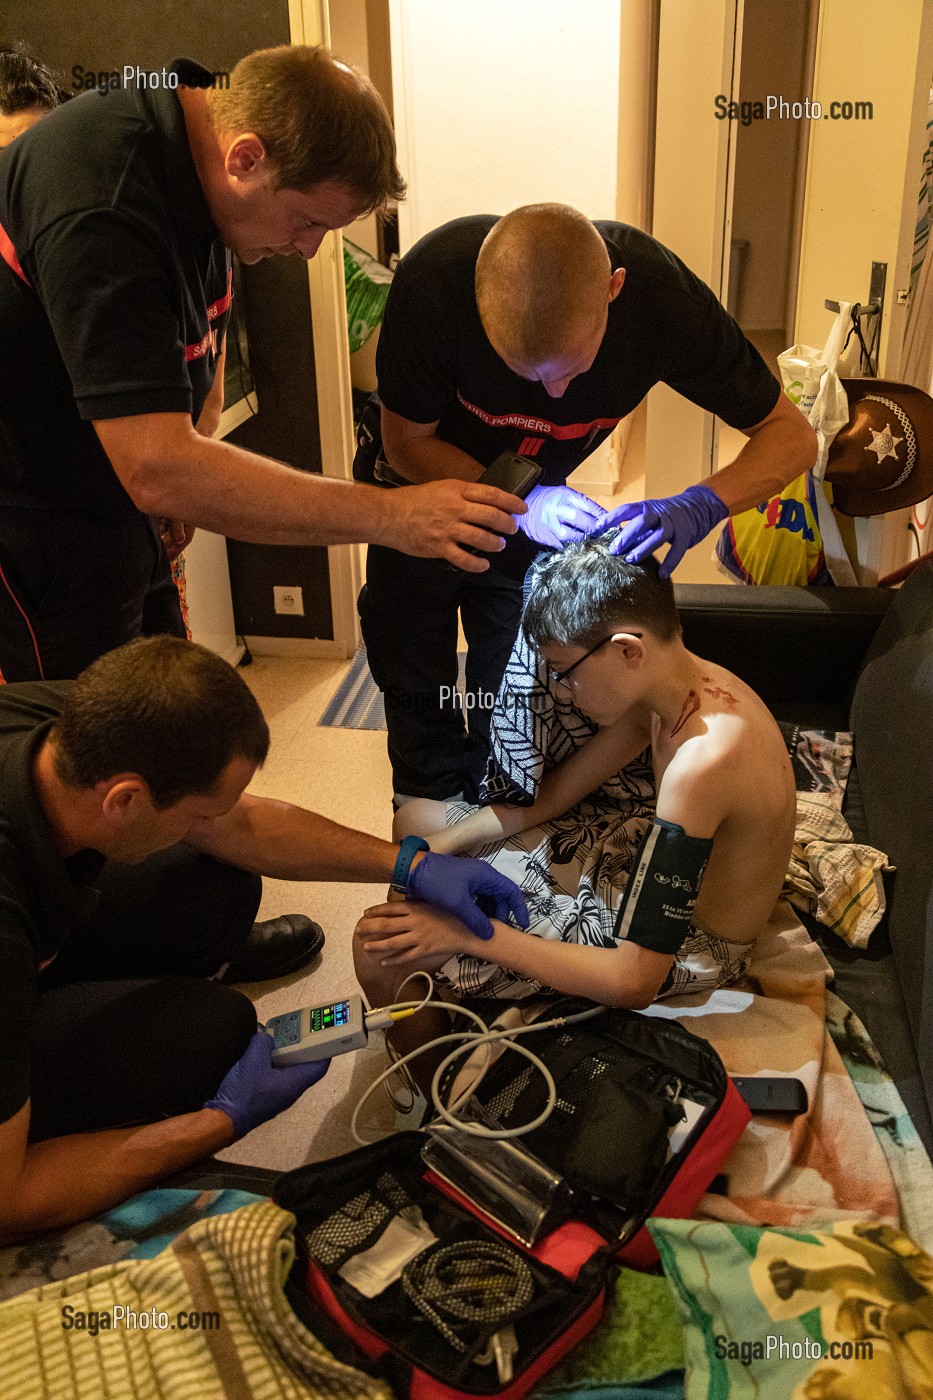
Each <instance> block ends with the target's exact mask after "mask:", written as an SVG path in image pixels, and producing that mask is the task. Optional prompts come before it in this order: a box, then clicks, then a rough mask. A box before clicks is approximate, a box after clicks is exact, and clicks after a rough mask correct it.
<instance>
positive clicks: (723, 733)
mask: <svg viewBox="0 0 933 1400" xmlns="http://www.w3.org/2000/svg"><path fill="white" fill-rule="evenodd" d="M697 659H698V661H699V658H697ZM700 666H701V671H700V682H699V686H698V689H697V690H696V692H691V695H690V696H689V697H688V706H687V708H688V709H689V710H690V713H689V715H688V716H687V718H686V722H685V723H684V725H683V728H682V729H681V730H680V732H679V733H677V734H675V735H673V736H672V738H671V739H670V740H669V741H668V746H667V749H668V751H667V754H666V755H665V759H666V761H665V762H664V764H663V774H661V775H659V777H660V778H661V784H660V786H661V787H662V788H666V789H667V790H668V792H673V791H676V792H679V793H684V794H685V793H687V792H689V790H690V789H691V788H695V787H698V786H705V785H707V784H712V785H713V788H714V790H715V791H716V792H717V793H718V796H719V798H720V802H721V803H722V804H723V806H724V807H725V809H726V810H729V809H734V807H735V805H736V799H740V798H741V795H742V794H743V793H748V792H749V791H752V792H755V793H756V794H757V795H758V798H759V799H760V800H761V801H762V802H764V804H765V805H767V803H768V801H769V797H770V796H773V797H774V798H776V799H777V800H778V801H780V802H783V801H784V800H785V798H786V790H787V789H788V788H789V789H790V790H792V788H793V777H792V769H791V765H790V759H789V758H788V755H787V749H786V746H785V744H784V739H783V737H782V735H781V731H780V729H779V728H778V725H777V721H776V720H775V719H774V716H773V715H772V714H771V712H770V711H769V710H768V708H767V706H766V705H765V704H764V702H763V701H762V700H761V699H760V698H759V697H758V696H757V695H756V694H755V692H754V691H753V690H752V689H751V687H750V686H748V685H746V684H745V682H744V681H742V680H740V679H739V678H738V676H734V675H733V674H732V673H731V671H727V670H726V668H725V667H724V666H717V665H715V664H714V663H712V662H700ZM659 798H660V792H659ZM738 805H740V806H741V805H744V804H743V803H742V802H741V800H740V801H739V803H738Z"/></svg>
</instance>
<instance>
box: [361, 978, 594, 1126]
mask: <svg viewBox="0 0 933 1400" xmlns="http://www.w3.org/2000/svg"><path fill="white" fill-rule="evenodd" d="M412 977H424V978H426V979H427V981H428V984H429V987H428V993H427V996H426V997H425V998H424V999H423V1000H422V1001H420V1002H410V1001H408V1002H395V1003H393V1004H392V1005H391V1006H382V1007H377V1008H375V1010H374V1011H373V1012H372V1013H370V1014H372V1015H376V1014H379V1013H382V1012H391V1011H407V1010H409V1009H411V1010H412V1011H420V1010H422V1009H423V1008H424V1007H425V1006H427V1005H428V1004H430V1005H431V1006H432V1007H436V1008H437V1009H438V1010H440V1011H448V1012H449V1013H450V1014H451V1015H460V1016H466V1017H467V1018H468V1019H469V1020H471V1021H473V1022H474V1023H475V1024H476V1025H477V1026H479V1027H480V1029H479V1031H474V1030H465V1031H451V1032H450V1033H449V1034H448V1035H441V1036H437V1037H436V1038H435V1039H434V1040H429V1041H427V1042H426V1043H425V1044H424V1045H419V1046H418V1047H417V1049H415V1050H411V1051H409V1053H408V1054H407V1055H403V1056H402V1058H401V1059H400V1060H396V1061H395V1062H394V1063H393V1064H391V1065H389V1067H388V1069H386V1070H383V1072H382V1074H380V1075H379V1076H378V1078H377V1079H375V1080H373V1082H372V1084H370V1086H369V1088H368V1089H367V1090H366V1092H365V1093H364V1094H363V1096H362V1098H361V1099H360V1100H359V1102H358V1103H357V1105H356V1108H355V1109H354V1111H353V1117H352V1118H351V1120H350V1132H351V1133H352V1135H353V1138H354V1140H355V1141H356V1142H357V1143H359V1144H360V1146H361V1147H365V1146H367V1145H368V1144H369V1142H370V1141H372V1139H369V1138H364V1137H362V1136H361V1135H360V1133H359V1131H358V1123H359V1116H360V1113H361V1111H362V1108H363V1105H364V1104H365V1103H366V1101H367V1100H368V1099H369V1097H370V1095H371V1094H373V1093H375V1091H376V1090H377V1089H378V1088H379V1086H380V1085H381V1084H383V1083H384V1082H385V1081H386V1080H387V1079H388V1078H389V1077H390V1075H393V1074H395V1073H396V1071H397V1070H400V1069H402V1068H403V1066H405V1065H407V1064H408V1063H409V1061H411V1060H414V1059H416V1058H417V1056H418V1055H423V1054H424V1052H425V1051H426V1050H433V1049H434V1048H435V1047H436V1046H438V1045H449V1044H450V1042H451V1041H459V1042H461V1043H460V1044H458V1045H457V1046H456V1047H455V1048H454V1049H453V1050H451V1051H450V1053H449V1054H448V1055H446V1056H445V1058H444V1059H443V1060H442V1061H441V1063H440V1064H439V1065H438V1067H437V1069H436V1070H435V1073H434V1077H433V1079H432V1081H431V1102H432V1103H433V1105H434V1107H435V1109H436V1110H437V1112H438V1114H439V1116H440V1117H441V1118H442V1119H443V1121H444V1122H445V1123H450V1124H451V1125H452V1126H453V1127H455V1128H459V1129H460V1130H461V1131H462V1132H465V1133H469V1134H471V1135H472V1136H473V1137H485V1138H514V1137H521V1136H523V1134H525V1133H530V1132H533V1130H534V1129H535V1128H539V1127H540V1126H541V1124H542V1123H544V1122H546V1121H547V1119H548V1118H549V1117H550V1115H551V1113H553V1111H554V1106H555V1104H556V1103H557V1086H556V1085H555V1083H554V1076H553V1075H552V1074H551V1072H550V1070H549V1069H548V1067H547V1065H546V1064H545V1063H544V1061H543V1060H542V1059H541V1058H540V1057H539V1056H538V1055H535V1054H534V1052H533V1051H531V1050H529V1049H528V1048H527V1047H526V1046H524V1045H521V1044H519V1043H518V1041H517V1040H516V1039H515V1037H517V1036H520V1035H530V1034H533V1033H534V1032H535V1031H544V1030H550V1029H551V1028H552V1027H555V1026H570V1025H574V1024H575V1023H576V1022H578V1021H587V1020H589V1019H590V1017H592V1016H598V1015H599V1014H600V1013H601V1012H602V1011H604V1010H605V1007H602V1006H594V1007H591V1008H590V1009H589V1010H587V1011H580V1012H577V1013H576V1014H575V1015H573V1016H558V1017H555V1018H554V1019H552V1020H550V1021H539V1022H536V1023H535V1024H534V1025H530V1026H512V1027H508V1028H507V1029H505V1030H498V1031H491V1030H490V1029H489V1027H488V1026H487V1025H486V1023H485V1021H484V1020H483V1019H482V1017H481V1016H478V1015H477V1014H476V1012H475V1011H471V1010H470V1009H469V1008H468V1007H465V1006H458V1005H453V1004H451V1003H450V1002H446V1001H434V1002H432V1001H431V1000H430V998H431V993H432V992H433V990H434V981H433V978H432V977H431V976H430V974H429V973H427V972H423V971H421V970H420V969H419V970H418V971H417V972H413V973H410V974H409V976H408V977H406V978H405V980H404V981H403V982H401V983H400V984H399V991H401V989H402V987H404V985H405V983H406V982H409V981H411V978H412ZM500 1040H502V1041H506V1042H507V1044H508V1047H509V1048H510V1049H512V1050H515V1051H517V1052H518V1053H519V1054H520V1055H524V1056H525V1058H526V1059H527V1060H530V1061H531V1063H532V1064H533V1065H535V1066H536V1068H537V1069H539V1070H540V1072H541V1074H542V1075H543V1076H544V1081H545V1084H546V1086H547V1101H546V1103H545V1106H544V1108H543V1109H542V1111H541V1112H540V1113H539V1114H538V1116H537V1118H534V1119H533V1120H532V1121H531V1122H530V1123H523V1124H520V1125H519V1126H518V1127H515V1128H498V1129H497V1128H487V1127H486V1126H485V1125H484V1124H481V1123H472V1122H468V1121H467V1120H466V1119H463V1118H457V1117H455V1116H454V1112H453V1110H455V1109H457V1108H459V1107H460V1105H461V1103H462V1102H463V1098H464V1097H467V1095H464V1096H463V1097H461V1098H460V1099H459V1100H458V1101H457V1102H456V1103H455V1104H453V1105H451V1106H450V1107H447V1106H445V1105H444V1104H443V1103H442V1102H441V1096H440V1081H441V1077H442V1075H443V1073H444V1071H445V1069H446V1068H447V1066H448V1065H450V1064H452V1063H453V1062H454V1060H456V1059H457V1058H458V1057H459V1056H460V1055H463V1054H465V1053H467V1052H469V1051H472V1050H475V1049H477V1048H478V1047H479V1046H481V1045H485V1046H488V1047H490V1049H491V1047H492V1045H493V1044H494V1043H495V1042H497V1041H500ZM490 1058H491V1056H490ZM488 1064H489V1060H488V1059H487V1063H486V1064H484V1065H483V1066H482V1067H481V1070H480V1073H481V1074H483V1073H484V1072H485V1070H486V1069H487V1068H488ZM475 1087H476V1085H475V1084H473V1085H471V1086H470V1090H469V1093H470V1094H472V1092H473V1090H474V1089H475Z"/></svg>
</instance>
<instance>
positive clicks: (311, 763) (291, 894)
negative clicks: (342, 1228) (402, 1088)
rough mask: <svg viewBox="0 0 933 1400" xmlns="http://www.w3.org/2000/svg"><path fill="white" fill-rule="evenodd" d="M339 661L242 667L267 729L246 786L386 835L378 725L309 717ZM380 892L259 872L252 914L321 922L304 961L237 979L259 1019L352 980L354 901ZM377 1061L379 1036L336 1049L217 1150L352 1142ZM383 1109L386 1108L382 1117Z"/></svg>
mask: <svg viewBox="0 0 933 1400" xmlns="http://www.w3.org/2000/svg"><path fill="white" fill-rule="evenodd" d="M347 666H348V663H347V662H341V661H310V660H302V659H293V658H282V657H266V656H261V657H256V659H255V660H254V661H253V664H252V665H251V666H248V667H246V668H244V669H243V670H242V671H241V673H240V674H241V675H242V676H243V678H244V679H245V680H246V682H247V683H248V685H249V686H250V689H251V690H252V691H253V693H254V694H255V696H256V698H257V699H258V701H259V703H260V705H261V706H262V708H263V711H264V713H265V715H266V718H267V719H268V721H269V727H270V730H271V732H272V746H271V749H270V752H269V758H268V760H267V762H266V765H265V767H264V768H263V769H262V770H261V771H260V772H259V774H257V777H256V779H255V781H254V782H253V784H252V786H251V788H250V791H251V792H256V793H259V794H262V795H263V796H268V797H278V798H283V799H285V800H287V801H290V802H297V803H299V804H300V805H301V806H303V807H308V808H310V809H311V810H312V811H315V812H320V813H321V814H322V815H323V816H326V817H330V818H331V819H332V820H334V821H339V822H341V823H342V824H343V825H345V826H353V827H357V828H358V829H359V830H362V831H368V832H372V833H373V834H374V835H379V836H385V837H386V838H388V837H389V836H390V834H391V827H392V801H391V795H392V787H391V778H390V769H389V762H388V758H387V757H386V736H385V733H384V732H383V731H367V730H351V729H319V728H318V726H317V721H318V719H319V717H320V715H321V714H322V713H323V711H324V708H325V706H326V704H327V702H328V701H329V700H330V698H331V696H332V695H333V693H334V690H335V689H336V687H337V685H338V684H339V681H340V679H341V678H342V676H343V675H344V673H345V671H346V669H347ZM383 894H384V889H383V887H382V886H378V885H346V884H302V883H298V882H291V881H283V880H266V881H265V883H264V892H263V901H262V906H261V909H260V918H272V917H274V916H275V915H276V914H285V913H305V914H309V915H310V916H311V917H312V918H314V919H316V920H317V922H318V923H319V924H320V925H321V927H322V928H323V930H324V932H325V934H326V936H327V944H326V946H325V948H324V951H323V953H322V954H321V957H320V958H319V959H318V960H317V961H316V962H315V963H314V964H312V966H311V968H310V970H307V969H306V970H305V971H302V972H298V973H295V974H293V975H292V976H291V977H285V978H281V979H280V980H278V981H275V982H264V983H261V984H255V985H252V986H244V987H243V988H242V990H243V991H245V992H246V993H247V994H248V995H250V996H251V997H252V999H253V1000H254V1002H255V1003H256V1009H257V1012H258V1014H259V1017H260V1020H265V1019H267V1018H268V1017H270V1016H275V1015H276V1014H277V1013H278V1012H280V1011H288V1010H290V1009H292V1008H293V1007H296V1006H302V1005H309V1004H311V1003H313V1002H322V1001H327V1000H330V999H332V998H336V997H337V996H338V995H341V994H345V993H346V992H353V991H356V990H357V983H356V978H355V976H354V973H353V961H352V957H351V954H350V939H351V935H352V933H353V928H354V925H355V924H356V921H357V919H358V918H359V916H360V914H361V913H362V911H363V910H364V909H365V908H366V907H367V905H369V904H376V903H379V902H381V900H382V898H383ZM385 1063H386V1061H385V1058H384V1051H383V1050H382V1048H381V1038H380V1037H378V1036H377V1037H374V1039H373V1041H372V1043H371V1045H370V1048H369V1049H367V1050H366V1051H365V1052H357V1053H356V1054H349V1055H343V1056H339V1057H338V1058H337V1059H335V1060H334V1062H333V1064H332V1066H331V1069H330V1071H329V1073H328V1075H327V1077H326V1079H324V1080H323V1081H322V1082H321V1083H320V1084H319V1085H317V1086H316V1087H315V1088H314V1089H313V1090H310V1091H309V1092H308V1093H307V1094H305V1095H304V1096H303V1098H302V1099H300V1100H299V1102H298V1103H297V1104H296V1105H295V1107H294V1108H291V1109H289V1110H288V1112H287V1113H283V1114H281V1115H280V1116H279V1117H278V1118H276V1119H274V1120H273V1121H272V1122H271V1123H266V1124H264V1125H263V1126H262V1127H261V1128H258V1129H257V1130H256V1131H255V1132H253V1133H250V1135H249V1136H248V1137H246V1138H244V1139H243V1140H242V1141H241V1142H238V1143H235V1144H234V1146H233V1147H231V1148H229V1149H228V1150H227V1151H226V1152H225V1153H223V1154H221V1155H222V1156H224V1157H226V1158H227V1160H229V1161H236V1162H249V1163H251V1164H253V1165H260V1166H265V1167H273V1168H276V1169H278V1170H283V1171H284V1170H286V1169H288V1168H290V1167H295V1166H298V1165H299V1164H300V1163H302V1162H307V1161H317V1160H320V1159H321V1158H324V1157H331V1156H334V1155H336V1154H337V1153H339V1152H346V1151H349V1149H350V1148H351V1147H352V1146H354V1143H353V1140H352V1138H351V1136H350V1132H349V1119H350V1114H351V1113H352V1111H353V1108H354V1106H355V1103H356V1101H357V1099H358V1098H359V1095H360V1093H361V1092H362V1087H361V1086H363V1085H366V1084H369V1083H371V1082H372V1080H373V1079H374V1078H375V1076H376V1073H377V1072H378V1070H380V1069H382V1068H383V1067H384V1065H385ZM380 1102H381V1096H380ZM382 1116H384V1111H383V1115H382ZM391 1119H392V1115H391V1114H390V1115H389V1119H388V1120H387V1122H386V1126H389V1124H390V1123H391Z"/></svg>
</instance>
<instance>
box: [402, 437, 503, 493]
mask: <svg viewBox="0 0 933 1400" xmlns="http://www.w3.org/2000/svg"><path fill="white" fill-rule="evenodd" d="M384 450H385V454H386V460H387V461H388V463H389V466H390V467H391V468H392V469H393V471H397V472H399V473H400V475H401V476H404V477H407V478H408V480H409V481H417V482H421V481H444V480H446V479H448V478H450V477H459V479H460V480H461V481H477V480H478V479H479V477H481V476H482V474H483V468H482V467H481V466H480V464H479V462H477V461H476V459H475V457H471V456H470V455H469V453H467V452H461V450H460V448H459V447H454V446H453V444H452V443H449V442H444V441H442V439H441V438H438V437H424V438H411V439H406V440H404V441H402V442H392V445H391V448H390V446H389V443H384Z"/></svg>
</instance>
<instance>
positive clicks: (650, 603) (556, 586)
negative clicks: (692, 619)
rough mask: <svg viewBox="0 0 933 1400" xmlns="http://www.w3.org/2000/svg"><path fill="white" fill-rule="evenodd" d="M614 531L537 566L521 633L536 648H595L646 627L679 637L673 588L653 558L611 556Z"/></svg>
mask: <svg viewBox="0 0 933 1400" xmlns="http://www.w3.org/2000/svg"><path fill="white" fill-rule="evenodd" d="M618 534H619V531H618V530H607V531H605V532H604V533H603V534H601V535H590V536H588V537H587V538H586V539H583V540H579V541H577V542H576V543H574V544H568V545H567V546H566V547H565V548H564V549H562V550H560V551H559V552H557V553H554V554H548V555H546V556H545V557H544V558H543V559H541V560H539V561H538V563H537V564H535V566H534V568H533V570H532V575H531V592H530V593H529V596H528V601H527V602H526V603H525V608H524V612H523V614H522V629H523V631H524V633H525V636H526V637H527V638H528V641H529V642H531V644H532V645H533V646H535V647H538V648H540V647H542V646H546V645H547V643H548V642H554V643H556V644H557V645H558V646H579V647H591V646H595V645H596V643H597V642H599V641H600V640H601V639H602V638H603V637H607V636H610V635H611V634H612V631H613V629H616V630H618V629H619V628H620V627H624V626H638V627H644V628H645V629H646V630H647V631H649V632H651V633H653V634H654V636H655V637H657V638H658V639H659V640H660V641H662V642H669V641H673V639H674V638H675V637H679V636H680V635H681V627H680V618H679V617H678V615H677V605H676V604H675V602H674V585H673V583H672V582H671V580H670V579H669V578H664V579H662V578H661V577H660V576H659V573H658V569H659V565H658V562H657V560H656V559H653V558H651V557H649V558H647V559H645V560H643V562H642V563H640V564H627V563H626V562H625V560H624V559H620V558H619V557H618V556H617V555H615V554H610V553H609V545H610V544H611V543H612V541H613V540H614V539H616V537H617V536H618Z"/></svg>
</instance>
